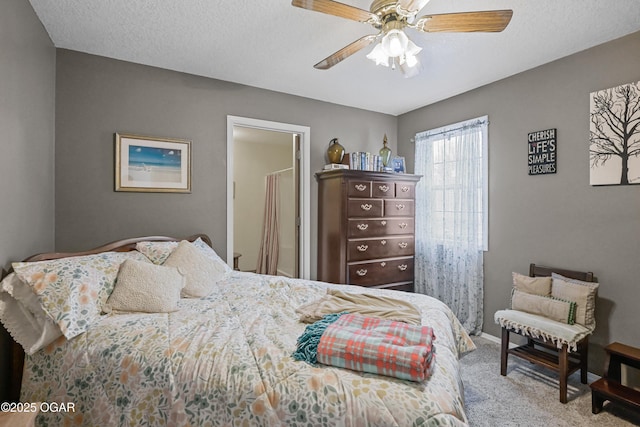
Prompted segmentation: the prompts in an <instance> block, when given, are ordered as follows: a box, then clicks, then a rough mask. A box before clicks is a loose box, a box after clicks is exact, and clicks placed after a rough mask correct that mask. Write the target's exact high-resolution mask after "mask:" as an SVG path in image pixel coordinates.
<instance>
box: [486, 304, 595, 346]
mask: <svg viewBox="0 0 640 427" xmlns="http://www.w3.org/2000/svg"><path fill="white" fill-rule="evenodd" d="M493 318H494V320H495V322H496V323H497V324H499V325H500V326H502V327H503V328H507V329H511V330H513V331H514V332H516V333H518V334H520V335H524V336H528V337H532V338H540V339H543V340H544V341H551V342H552V343H554V344H555V345H556V347H558V348H562V345H563V344H567V345H568V347H569V350H570V351H576V350H577V345H578V342H580V341H581V340H582V339H584V338H585V337H586V336H588V335H590V334H591V333H593V329H594V328H587V327H585V326H583V325H580V324H577V323H576V324H574V325H568V324H566V323H562V322H556V321H554V320H551V319H549V318H547V317H543V316H538V315H536V314H531V313H525V312H524V311H518V310H498V311H496V313H495V314H494V316H493Z"/></svg>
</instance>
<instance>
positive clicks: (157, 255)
mask: <svg viewBox="0 0 640 427" xmlns="http://www.w3.org/2000/svg"><path fill="white" fill-rule="evenodd" d="M178 244H179V242H149V241H144V242H138V243H136V250H137V251H138V252H141V253H143V254H144V255H145V256H146V257H147V258H149V259H150V260H151V262H153V263H154V264H159V265H162V264H163V263H164V262H165V261H166V260H167V258H168V257H169V255H171V252H173V251H174V250H175V249H176V248H177V247H178ZM193 245H194V246H195V247H196V248H198V249H200V250H201V251H202V253H204V254H205V255H206V256H207V257H208V258H209V259H211V260H212V261H214V262H216V263H217V264H218V266H219V268H221V269H222V270H224V271H233V269H232V268H231V267H229V265H228V264H227V263H226V262H224V260H223V259H222V258H220V256H219V255H218V254H217V253H216V251H214V250H213V248H212V247H211V246H209V245H208V244H206V243H205V242H204V240H202V239H201V238H200V237H198V238H197V239H196V240H195V241H194V242H193Z"/></svg>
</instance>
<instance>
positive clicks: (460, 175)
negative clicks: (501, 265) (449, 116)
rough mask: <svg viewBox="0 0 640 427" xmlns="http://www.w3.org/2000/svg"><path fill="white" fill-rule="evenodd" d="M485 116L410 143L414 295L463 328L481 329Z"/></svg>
mask: <svg viewBox="0 0 640 427" xmlns="http://www.w3.org/2000/svg"><path fill="white" fill-rule="evenodd" d="M487 123H488V121H487V119H486V117H483V118H480V119H474V120H470V121H467V122H463V123H458V124H456V125H452V126H448V127H446V128H440V129H434V130H432V131H426V132H421V133H419V134H417V135H416V139H415V173H416V174H419V175H422V176H423V177H422V179H421V180H420V182H419V183H418V186H417V188H416V258H415V263H416V267H415V281H416V283H415V289H416V292H420V293H424V294H427V295H431V296H433V297H435V298H438V299H439V300H441V301H443V302H444V303H445V304H447V305H448V306H449V307H450V308H451V309H452V310H453V312H454V313H455V314H456V316H457V317H458V319H459V320H460V322H461V323H462V324H463V325H464V327H465V329H466V330H467V331H468V332H469V333H472V334H477V333H479V332H480V331H481V330H482V322H483V311H482V310H483V280H484V276H483V249H484V248H485V246H486V233H485V232H484V229H485V228H486V178H487V177H486V176H485V175H486V135H487V132H486V129H487Z"/></svg>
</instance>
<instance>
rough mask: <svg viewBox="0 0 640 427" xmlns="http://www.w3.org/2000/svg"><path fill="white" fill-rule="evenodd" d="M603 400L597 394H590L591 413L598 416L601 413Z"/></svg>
mask: <svg viewBox="0 0 640 427" xmlns="http://www.w3.org/2000/svg"><path fill="white" fill-rule="evenodd" d="M604 401H605V399H604V398H603V397H601V396H600V395H599V394H598V393H596V392H594V391H592V392H591V413H593V414H599V413H600V411H602V405H603V404H604Z"/></svg>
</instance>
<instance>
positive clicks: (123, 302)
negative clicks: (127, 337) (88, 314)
mask: <svg viewBox="0 0 640 427" xmlns="http://www.w3.org/2000/svg"><path fill="white" fill-rule="evenodd" d="M184 284H185V279H184V276H182V274H180V273H179V272H178V270H177V269H176V268H172V267H164V266H161V265H154V264H151V263H146V262H140V261H135V260H126V261H125V262H123V263H122V265H120V270H119V271H118V278H117V280H116V285H115V287H114V288H113V292H112V293H111V295H110V296H109V299H108V300H107V303H106V304H105V306H104V311H105V313H111V312H114V311H116V312H120V311H124V312H144V313H169V312H172V311H176V310H177V309H178V301H179V300H180V291H181V290H182V288H183V287H184Z"/></svg>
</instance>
